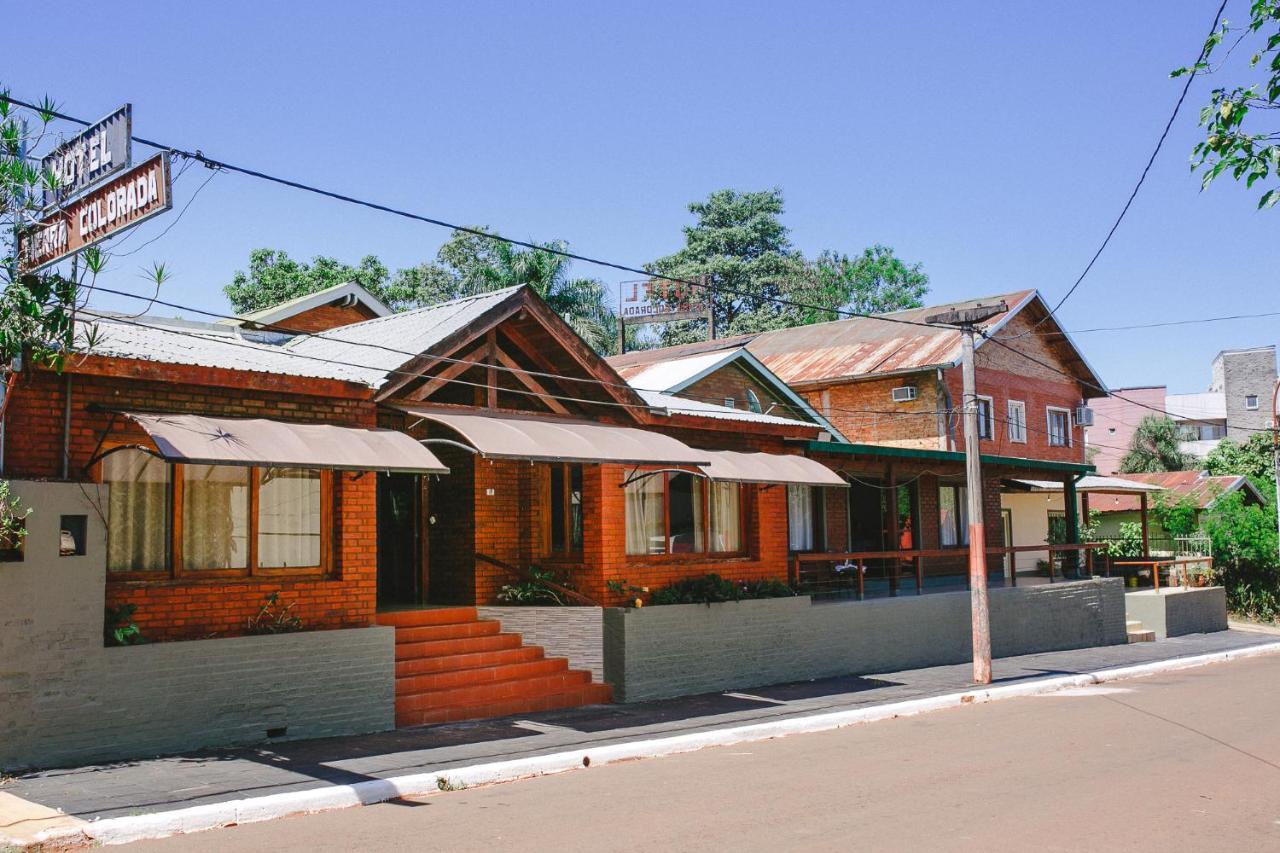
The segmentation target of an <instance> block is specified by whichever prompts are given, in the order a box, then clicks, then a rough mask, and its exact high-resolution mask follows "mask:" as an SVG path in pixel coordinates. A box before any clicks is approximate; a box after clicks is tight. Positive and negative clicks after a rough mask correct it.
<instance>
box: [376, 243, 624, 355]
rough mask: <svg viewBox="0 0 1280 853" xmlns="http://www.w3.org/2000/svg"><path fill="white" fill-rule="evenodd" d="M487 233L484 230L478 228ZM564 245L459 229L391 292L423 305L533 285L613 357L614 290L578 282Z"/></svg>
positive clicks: (397, 280) (401, 275)
mask: <svg viewBox="0 0 1280 853" xmlns="http://www.w3.org/2000/svg"><path fill="white" fill-rule="evenodd" d="M478 230H484V229H478ZM566 247H567V244H566V243H564V242H561V241H553V242H550V243H543V244H542V248H541V249H528V248H525V247H522V246H513V245H512V244H510V243H507V242H505V241H502V240H497V239H493V238H490V237H483V236H480V235H477V234H471V233H468V232H465V231H456V232H454V234H453V236H452V237H451V238H450V239H449V240H448V241H446V242H445V244H444V245H443V246H441V247H440V250H439V251H438V252H437V253H436V259H435V261H433V262H429V263H425V264H420V265H419V266H416V267H410V268H408V269H403V270H400V271H399V272H397V273H396V276H395V279H394V280H393V282H392V285H391V289H392V290H393V291H394V292H395V293H397V294H403V296H402V298H405V299H408V298H411V299H412V300H413V301H415V302H417V303H418V304H422V305H429V304H431V303H433V302H438V301H442V300H446V299H457V298H459V297H462V296H471V295H474V294H477V293H486V292H488V291H491V290H500V289H502V288H504V287H514V286H516V285H525V284H527V285H529V286H530V287H532V288H533V289H534V290H535V291H536V292H537V293H538V295H539V296H541V297H542V298H543V299H544V300H546V302H547V304H548V305H549V306H550V307H551V308H552V310H554V311H555V312H556V313H557V314H559V315H560V316H561V317H563V318H564V319H565V321H566V322H567V323H568V324H569V325H570V326H572V327H573V330H574V331H575V332H577V333H578V335H579V336H580V337H581V338H582V339H583V340H585V341H586V342H587V343H588V344H589V345H590V346H591V347H592V349H594V350H596V351H597V352H601V353H609V352H612V351H613V350H614V348H615V347H616V346H617V336H618V318H617V315H616V314H615V313H614V312H613V311H612V310H611V309H610V308H609V290H608V286H607V285H606V284H605V283H604V282H602V281H600V280H599V279H596V278H574V277H572V276H571V275H570V274H569V268H570V265H571V262H570V260H569V259H568V258H566V257H564V256H563V255H559V254H556V252H555V251H547V250H548V249H553V250H556V251H564V250H565V249H566Z"/></svg>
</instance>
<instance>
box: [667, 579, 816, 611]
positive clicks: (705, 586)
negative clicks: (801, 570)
mask: <svg viewBox="0 0 1280 853" xmlns="http://www.w3.org/2000/svg"><path fill="white" fill-rule="evenodd" d="M792 595H795V591H794V590H793V589H791V587H789V586H787V585H786V584H785V583H783V582H782V581H776V580H760V581H744V580H739V581H730V580H725V579H724V578H722V577H720V576H719V575H717V574H714V573H713V574H708V575H704V576H702V577H700V578H685V579H684V580H679V581H676V582H675V583H673V584H670V585H669V586H664V587H662V588H661V589H659V590H656V591H654V593H653V599H652V603H653V604H655V605H662V604H715V603H717V602H721V601H746V600H747V599H754V598H786V597H788V596H792Z"/></svg>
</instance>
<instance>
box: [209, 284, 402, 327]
mask: <svg viewBox="0 0 1280 853" xmlns="http://www.w3.org/2000/svg"><path fill="white" fill-rule="evenodd" d="M343 300H347V301H349V302H350V304H353V305H354V304H357V303H358V304H360V305H363V306H364V307H365V308H366V309H368V310H369V311H370V312H371V313H372V314H373V315H374V316H376V317H386V316H387V315H388V314H390V313H391V309H390V308H388V307H387V306H386V304H384V303H383V301H382V300H381V299H378V298H377V297H376V296H374V295H373V294H372V293H370V292H369V291H367V290H365V289H364V288H363V287H361V286H360V285H359V284H357V283H356V282H354V281H349V282H347V283H346V284H336V285H334V286H333V287H326V288H325V289H324V290H317V291H316V292H315V293H307V294H304V295H302V296H297V297H294V298H293V299H290V300H288V301H287V302H281V303H280V304H279V305H272V306H270V307H269V308H262V309H260V310H258V311H250V312H249V313H248V314H241V315H240V318H239V319H238V320H223V321H222V323H224V324H226V325H232V326H243V325H261V326H273V325H278V324H280V323H282V322H283V321H285V320H288V319H289V318H290V317H295V316H297V315H298V314H302V313H303V312H305V311H311V310H312V309H315V308H320V307H322V306H325V305H329V304H331V303H333V302H339V301H343Z"/></svg>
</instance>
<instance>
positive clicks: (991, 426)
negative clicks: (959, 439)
mask: <svg viewBox="0 0 1280 853" xmlns="http://www.w3.org/2000/svg"><path fill="white" fill-rule="evenodd" d="M974 399H976V400H977V408H978V440H979V441H995V438H996V401H995V398H994V397H991V396H988V395H986V394H975V395H974ZM982 403H986V404H987V416H986V417H983V416H982V405H981V404H982Z"/></svg>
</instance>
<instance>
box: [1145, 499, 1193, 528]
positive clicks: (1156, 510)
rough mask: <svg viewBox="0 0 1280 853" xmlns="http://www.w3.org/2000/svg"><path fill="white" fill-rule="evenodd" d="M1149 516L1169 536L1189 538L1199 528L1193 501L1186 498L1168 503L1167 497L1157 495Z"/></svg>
mask: <svg viewBox="0 0 1280 853" xmlns="http://www.w3.org/2000/svg"><path fill="white" fill-rule="evenodd" d="M1151 514H1152V516H1153V517H1154V518H1155V520H1156V523H1158V524H1159V525H1160V526H1161V527H1162V528H1164V530H1165V532H1166V533H1168V534H1169V535H1170V536H1190V535H1191V534H1192V533H1195V532H1196V530H1198V529H1199V526H1200V525H1199V523H1198V516H1199V510H1198V509H1197V508H1196V504H1195V501H1193V500H1191V499H1190V498H1186V497H1184V498H1182V499H1181V500H1178V501H1177V502H1175V503H1170V502H1169V498H1168V497H1167V496H1165V495H1163V494H1157V495H1156V499H1155V502H1154V503H1153V504H1152V505H1151Z"/></svg>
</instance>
